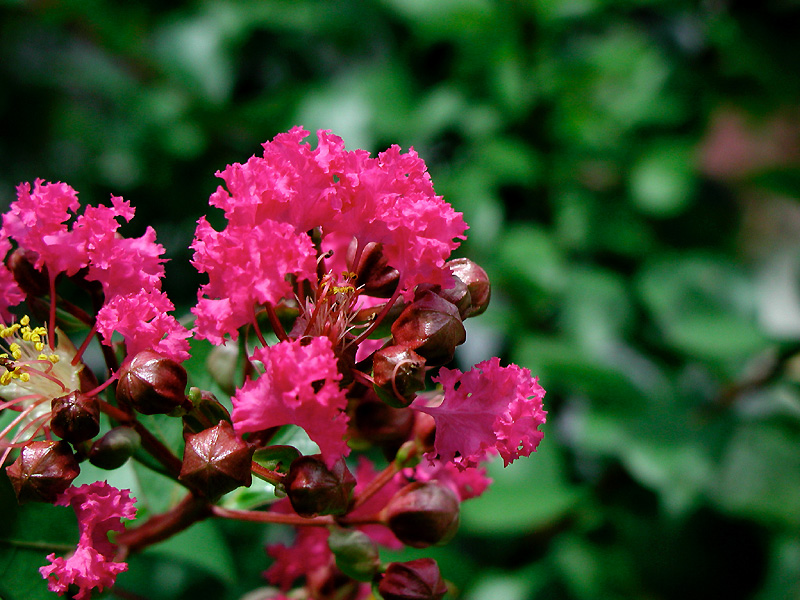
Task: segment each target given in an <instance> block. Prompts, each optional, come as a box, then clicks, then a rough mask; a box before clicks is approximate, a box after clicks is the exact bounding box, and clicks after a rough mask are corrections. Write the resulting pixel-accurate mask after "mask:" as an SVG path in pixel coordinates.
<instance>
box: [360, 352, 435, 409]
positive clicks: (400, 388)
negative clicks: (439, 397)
mask: <svg viewBox="0 0 800 600" xmlns="http://www.w3.org/2000/svg"><path fill="white" fill-rule="evenodd" d="M372 381H373V383H374V387H375V392H376V393H377V394H378V396H379V397H380V398H381V400H383V401H384V402H386V404H388V405H389V406H394V407H396V408H403V407H405V406H408V405H409V404H411V402H413V400H414V398H415V396H416V393H417V392H418V391H420V390H422V389H424V388H425V359H424V358H423V357H422V356H420V355H419V354H417V353H416V352H414V351H413V350H411V349H410V348H408V347H406V346H388V347H386V348H381V349H380V350H377V351H376V352H375V354H374V355H373V357H372Z"/></svg>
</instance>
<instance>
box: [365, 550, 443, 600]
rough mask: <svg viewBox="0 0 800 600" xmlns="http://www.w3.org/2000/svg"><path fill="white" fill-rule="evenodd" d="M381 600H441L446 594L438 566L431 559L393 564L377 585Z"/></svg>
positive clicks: (387, 568)
mask: <svg viewBox="0 0 800 600" xmlns="http://www.w3.org/2000/svg"><path fill="white" fill-rule="evenodd" d="M378 591H379V592H380V594H381V596H382V597H383V600H441V599H442V598H443V597H444V595H445V594H446V593H447V584H445V582H444V579H442V575H441V573H440V572H439V565H437V564H436V561H435V560H433V559H432V558H419V559H417V560H411V561H408V562H395V563H391V564H390V565H389V566H388V567H386V572H385V573H384V574H383V575H382V576H381V578H380V581H379V583H378Z"/></svg>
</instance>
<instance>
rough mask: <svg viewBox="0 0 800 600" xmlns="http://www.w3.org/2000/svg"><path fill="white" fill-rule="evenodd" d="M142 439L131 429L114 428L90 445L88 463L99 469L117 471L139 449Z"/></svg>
mask: <svg viewBox="0 0 800 600" xmlns="http://www.w3.org/2000/svg"><path fill="white" fill-rule="evenodd" d="M141 442H142V438H141V437H140V436H139V434H138V433H137V432H136V430H135V429H133V428H131V427H126V426H124V425H121V426H119V427H114V428H113V429H112V430H110V431H109V432H108V433H106V434H105V435H104V436H103V437H101V438H100V439H99V440H97V441H96V442H95V443H94V444H92V448H91V449H90V450H89V462H90V463H92V464H93V465H94V466H95V467H100V468H101V469H107V470H109V471H110V470H112V469H118V468H119V467H121V466H122V465H124V464H125V463H126V462H127V460H128V459H129V458H130V457H131V456H133V454H134V452H136V451H137V450H138V449H139V446H140V444H141Z"/></svg>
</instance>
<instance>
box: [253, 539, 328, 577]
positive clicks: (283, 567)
mask: <svg viewBox="0 0 800 600" xmlns="http://www.w3.org/2000/svg"><path fill="white" fill-rule="evenodd" d="M329 535H330V531H328V529H326V528H325V527H299V528H298V529H297V537H296V538H295V540H294V544H292V545H291V546H286V545H284V544H271V545H269V546H267V554H268V555H269V556H271V557H272V558H273V559H275V562H274V563H273V564H272V566H271V567H270V568H269V569H267V571H266V572H265V573H264V575H265V577H266V578H267V580H268V581H269V582H270V583H273V584H275V585H277V586H280V588H281V589H282V590H284V591H286V590H288V589H289V588H290V587H292V584H293V583H294V582H295V581H296V580H297V579H298V578H300V577H303V576H308V575H310V574H311V573H313V572H314V571H317V570H319V569H322V568H324V567H327V566H328V565H330V564H331V563H332V562H333V553H332V552H331V551H330V548H328V536H329Z"/></svg>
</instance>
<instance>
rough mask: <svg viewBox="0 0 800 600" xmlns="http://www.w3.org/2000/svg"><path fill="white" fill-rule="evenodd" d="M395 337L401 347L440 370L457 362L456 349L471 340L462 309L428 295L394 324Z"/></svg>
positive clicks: (425, 294) (435, 296)
mask: <svg viewBox="0 0 800 600" xmlns="http://www.w3.org/2000/svg"><path fill="white" fill-rule="evenodd" d="M392 337H393V338H394V343H395V344H397V345H402V346H407V347H408V348H410V349H412V350H414V351H415V352H417V353H418V354H419V355H421V356H422V357H424V358H425V360H426V361H427V362H428V364H429V365H434V366H439V365H443V364H445V363H448V362H450V361H451V360H453V355H454V354H455V351H456V346H458V345H459V344H463V343H464V341H465V340H466V339H467V332H466V330H465V329H464V325H463V324H462V323H461V317H460V316H459V314H458V309H457V308H456V307H455V306H454V305H453V304H452V303H451V302H448V301H447V300H445V299H444V298H442V297H441V296H438V295H437V294H434V293H433V292H430V291H428V292H425V293H424V294H422V296H421V297H420V298H419V299H417V300H414V302H412V303H411V304H409V305H408V306H406V307H405V308H404V309H403V312H401V313H400V316H399V317H397V320H396V321H395V322H394V323H392Z"/></svg>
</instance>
